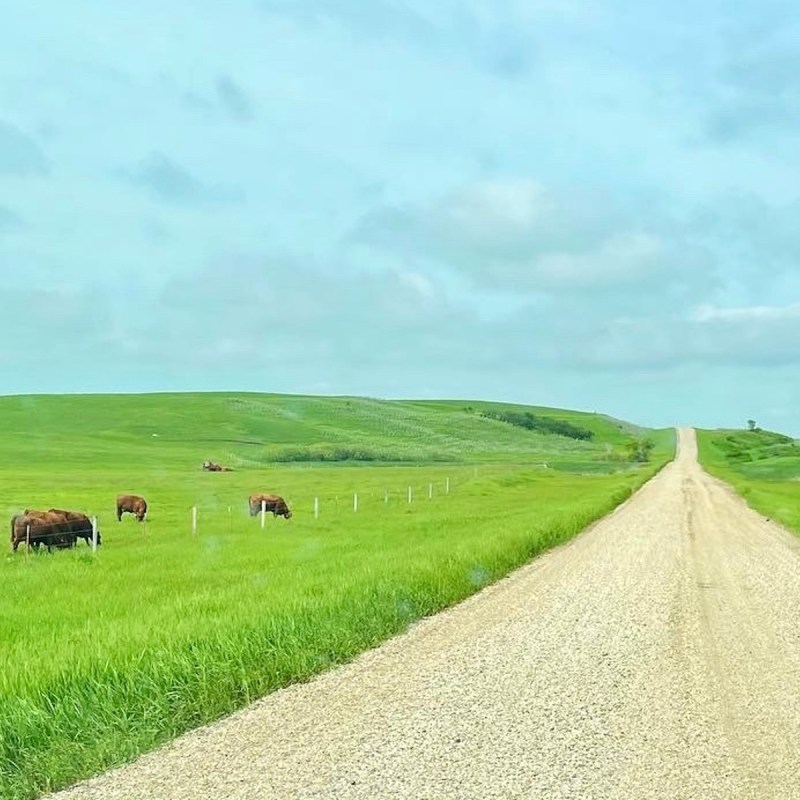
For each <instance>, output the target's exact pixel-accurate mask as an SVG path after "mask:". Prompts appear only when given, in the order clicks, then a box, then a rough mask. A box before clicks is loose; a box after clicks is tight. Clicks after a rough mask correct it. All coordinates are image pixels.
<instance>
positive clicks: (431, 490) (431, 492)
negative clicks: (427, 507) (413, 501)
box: [428, 483, 433, 500]
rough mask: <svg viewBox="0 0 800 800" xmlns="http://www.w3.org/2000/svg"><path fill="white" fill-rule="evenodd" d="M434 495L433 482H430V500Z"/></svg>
mask: <svg viewBox="0 0 800 800" xmlns="http://www.w3.org/2000/svg"><path fill="white" fill-rule="evenodd" d="M432 497H433V484H432V483H429V484H428V500H430V499H431V498H432Z"/></svg>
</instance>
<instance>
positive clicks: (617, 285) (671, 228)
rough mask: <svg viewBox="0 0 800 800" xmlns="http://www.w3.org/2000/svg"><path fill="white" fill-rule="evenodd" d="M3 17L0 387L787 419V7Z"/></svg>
mask: <svg viewBox="0 0 800 800" xmlns="http://www.w3.org/2000/svg"><path fill="white" fill-rule="evenodd" d="M590 5H591V8H589V6H590ZM432 7H433V8H432ZM3 21H4V22H3V26H2V30H0V292H2V297H3V300H4V302H3V307H4V312H5V313H3V314H2V315H0V334H2V336H0V393H22V392H59V391H68V392H78V391H150V390H203V389H209V390H224V389H247V390H254V391H278V392H303V393H324V394H366V395H371V396H382V397H459V398H486V399H498V400H512V401H519V402H529V403H539V404H547V405H559V406H566V407H572V408H582V409H586V410H598V411H605V412H608V413H612V414H615V415H618V416H622V417H626V418H629V419H632V420H634V421H638V422H642V423H645V424H653V425H670V424H697V425H703V426H716V425H739V426H743V425H744V422H745V420H746V419H747V418H749V417H753V418H755V419H756V420H757V421H758V422H759V423H760V424H762V425H764V426H765V427H771V428H775V429H778V430H784V431H787V432H789V433H794V434H796V435H800V383H799V382H798V366H800V363H799V362H800V267H799V266H798V265H799V264H800V261H799V259H800V225H798V219H800V214H798V211H800V203H799V202H798V195H800V174H799V173H800V161H798V159H797V155H796V154H797V152H798V138H799V137H800V125H799V124H798V123H799V122H800V119H798V118H799V117H800V49H798V47H797V44H796V43H797V41H798V33H800V31H798V28H799V27H800V25H799V24H798V21H797V15H796V13H794V9H793V8H792V7H791V6H790V4H789V3H788V2H771V1H770V0H766V2H759V3H756V2H751V1H750V0H743V2H741V3H738V4H730V3H722V2H707V3H704V4H700V5H698V4H696V3H692V4H688V3H685V2H681V0H673V2H670V3H666V2H662V1H661V0H655V2H653V3H648V4H631V3H622V2H621V1H620V0H611V1H610V2H600V3H595V4H587V3H578V2H572V0H563V1H561V0H542V2H532V1H531V0H529V1H528V2H522V0H485V1H484V0H461V2H455V0H439V2H437V3H436V4H433V3H429V2H425V3H423V2H416V1H415V0H414V1H412V0H369V1H367V0H230V1H229V2H226V3H219V2H212V1H211V0H174V2H171V3H168V4H167V3H163V2H155V0H139V1H138V2H137V3H135V4H124V5H123V4H119V3H101V2H99V0H94V1H90V0H75V2H71V3H64V2H55V1H54V0H52V1H51V2H48V1H47V0H42V1H41V2H39V3H37V4H35V8H34V6H33V5H32V4H31V3H29V2H25V1H24V0H3Z"/></svg>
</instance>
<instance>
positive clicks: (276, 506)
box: [250, 494, 292, 519]
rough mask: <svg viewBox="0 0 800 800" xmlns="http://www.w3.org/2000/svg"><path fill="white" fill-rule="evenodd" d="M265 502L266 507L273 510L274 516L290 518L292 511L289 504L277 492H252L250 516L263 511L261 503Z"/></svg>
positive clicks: (267, 509)
mask: <svg viewBox="0 0 800 800" xmlns="http://www.w3.org/2000/svg"><path fill="white" fill-rule="evenodd" d="M262 501H263V503H264V509H265V510H266V511H271V512H272V516H273V517H286V519H289V518H290V517H291V516H292V512H291V511H289V506H287V505H286V501H285V500H284V499H283V498H282V497H280V496H279V495H277V494H251V495H250V516H251V517H254V516H256V514H258V513H259V512H260V511H261V503H262Z"/></svg>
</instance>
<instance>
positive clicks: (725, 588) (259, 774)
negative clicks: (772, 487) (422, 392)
mask: <svg viewBox="0 0 800 800" xmlns="http://www.w3.org/2000/svg"><path fill="white" fill-rule="evenodd" d="M531 513H532V514H535V513H536V505H535V498H532V499H531ZM798 555H800V545H799V544H798V542H797V540H795V539H794V538H793V537H792V536H791V535H790V534H789V533H787V532H786V531H784V530H783V529H781V528H779V527H778V526H777V525H774V524H772V523H769V522H767V521H766V520H765V519H764V518H763V517H760V516H759V515H757V514H756V513H754V512H753V511H751V510H749V509H748V508H747V507H746V505H745V504H744V503H743V502H742V501H741V500H740V499H739V498H737V497H736V496H735V495H734V494H733V493H732V492H731V490H730V489H728V488H727V487H726V486H725V485H724V484H722V483H721V482H719V481H717V480H716V479H714V478H711V477H709V476H708V475H707V474H706V473H704V472H703V471H702V470H701V469H700V467H699V466H698V464H697V461H696V445H695V438H694V432H693V431H691V430H683V431H681V432H680V449H679V454H678V457H677V459H676V460H675V462H674V463H672V464H670V465H669V466H668V467H666V468H665V469H664V470H663V471H662V472H661V473H660V474H659V475H658V476H657V477H656V478H654V479H653V480H652V481H650V482H649V483H648V484H647V485H646V486H645V487H643V488H642V489H641V490H640V491H639V492H638V493H637V494H636V495H634V496H633V497H632V498H631V499H630V500H629V501H628V502H627V503H625V504H624V505H623V506H621V507H620V508H618V509H617V510H616V511H615V512H614V513H612V514H611V515H610V516H608V517H606V518H605V519H604V520H602V521H601V522H599V523H597V524H595V525H594V526H592V527H591V528H590V529H589V530H588V531H586V532H584V533H583V534H581V535H580V536H579V537H577V538H576V539H574V540H573V541H571V542H570V543H569V544H567V545H564V546H562V547H560V548H558V549H556V550H553V551H551V552H549V553H547V554H545V555H543V556H542V557H540V558H537V559H536V560H535V561H534V562H533V563H532V564H530V565H529V566H526V567H524V568H523V569H521V570H519V571H517V572H515V573H514V574H512V575H511V576H510V577H508V578H506V579H504V580H502V581H500V582H499V583H497V584H495V585H493V586H491V587H489V588H487V589H486V590H484V591H482V592H480V593H479V594H478V595H475V596H474V597H472V598H470V599H469V600H467V601H466V602H464V603H462V604H460V605H459V606H457V607H456V608H453V609H452V610H450V611H447V612H445V613H443V614H440V615H438V616H436V617H432V618H429V619H426V620H423V621H422V622H420V623H418V624H417V625H415V626H414V627H413V628H412V629H411V630H410V631H409V632H408V633H407V634H405V635H403V636H399V637H397V638H395V639H393V640H391V641H390V642H388V643H387V644H386V645H384V646H383V647H380V648H378V649H376V650H373V651H370V652H368V653H365V654H364V655H363V656H361V657H360V658H358V659H357V660H356V661H354V662H353V663H351V664H349V665H347V666H345V667H342V668H339V669H335V670H333V671H331V672H328V673H326V674H324V675H322V676H320V677H319V678H318V679H316V680H314V681H312V682H310V683H308V684H304V685H297V686H292V687H289V688H287V689H285V690H281V691H279V692H276V693H275V694H273V695H270V696H269V697H267V698H265V699H264V700H261V701H259V702H258V703H256V704H254V705H253V706H251V707H249V708H247V709H246V710H244V711H242V712H240V713H238V714H235V715H233V716H231V717H229V718H227V719H225V720H223V721H221V722H219V723H217V724H214V725H211V726H208V727H206V728H203V729H200V730H197V731H194V732H192V733H190V734H187V735H185V736H183V737H181V738H180V739H178V740H176V741H175V742H174V743H172V744H171V745H169V746H167V747H165V748H163V749H161V750H158V751H156V752H154V753H150V754H148V755H146V756H144V757H142V758H140V759H139V760H138V761H136V762H135V763H133V764H131V765H129V766H127V767H124V768H121V769H118V770H115V771H113V772H110V773H108V774H106V775H103V776H101V777H99V778H96V779H93V780H91V781H88V782H85V783H82V784H79V785H78V786H76V787H73V788H72V789H70V790H68V791H65V792H61V793H59V794H57V795H53V796H52V797H57V798H59V800H67V799H68V798H69V800H79V799H80V800H88V799H89V798H92V799H93V800H100V799H101V798H102V800H122V798H124V799H125V800H148V799H149V798H153V799H155V798H158V800H167V798H169V799H170V800H172V799H173V798H174V800H178V798H180V799H181V800H183V799H184V798H216V799H218V800H234V799H235V800H245V798H247V799H248V800H250V798H253V799H255V798H258V799H259V800H261V799H262V798H264V799H265V798H277V799H278V800H289V799H290V798H326V799H328V798H330V799H331V800H333V798H336V800H351V799H352V800H356V799H357V800H364V799H365V798H370V799H371V798H375V799H376V800H377V799H383V798H387V799H388V798H413V800H425V799H427V798H429V799H430V800H439V799H440V798H441V799H442V800H444V799H445V798H465V799H466V798H475V799H476V800H479V799H480V800H488V799H489V798H504V800H508V799H509V798H547V799H548V800H550V799H552V800H556V799H558V798H575V800H578V799H580V800H592V799H593V798H596V799H598V800H599V799H600V798H602V799H603V800H605V799H606V798H608V799H609V800H610V799H612V798H613V799H615V800H616V799H617V798H619V800H623V799H624V800H636V799H637V798H654V799H655V798H658V800H673V799H675V798H686V800H690V799H691V800H701V799H702V798H720V800H722V799H723V798H724V800H732V799H733V798H753V800H756V799H758V800H765V799H767V798H770V799H776V798H787V800H788V799H789V798H793V799H796V798H800V770H798V760H800V689H799V687H800V558H798Z"/></svg>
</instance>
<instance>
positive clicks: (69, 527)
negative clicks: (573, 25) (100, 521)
mask: <svg viewBox="0 0 800 800" xmlns="http://www.w3.org/2000/svg"><path fill="white" fill-rule="evenodd" d="M79 538H80V539H83V540H84V541H85V542H86V543H87V544H88V543H89V542H90V541H91V538H92V523H91V522H90V521H89V519H88V517H87V516H86V515H85V514H80V513H78V512H75V511H64V510H62V509H49V510H48V511H36V510H34V509H26V510H25V513H24V514H16V515H15V516H13V517H12V518H11V546H12V548H13V549H14V550H16V549H17V548H18V547H19V545H20V543H21V542H26V543H27V544H28V545H29V546H31V547H33V548H34V549H35V550H38V549H39V547H40V545H44V546H45V547H47V549H48V550H51V549H52V548H53V547H56V548H66V547H74V546H75V543H76V542H77V540H78V539H79ZM97 543H98V544H100V533H99V532H98V534H97Z"/></svg>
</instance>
